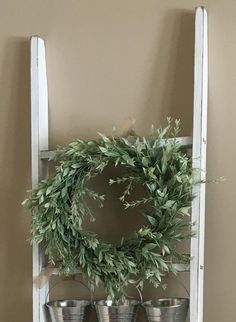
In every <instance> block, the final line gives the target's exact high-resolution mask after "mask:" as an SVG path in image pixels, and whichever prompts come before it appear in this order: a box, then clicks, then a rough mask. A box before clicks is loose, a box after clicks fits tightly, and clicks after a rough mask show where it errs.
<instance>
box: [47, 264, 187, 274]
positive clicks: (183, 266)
mask: <svg viewBox="0 0 236 322" xmlns="http://www.w3.org/2000/svg"><path fill="white" fill-rule="evenodd" d="M174 267H175V269H176V270H177V271H178V272H189V271H190V265H189V264H174ZM75 273H76V274H80V273H81V270H80V269H78V270H77V271H76V272H75ZM51 275H59V268H57V267H54V268H52V269H51Z"/></svg>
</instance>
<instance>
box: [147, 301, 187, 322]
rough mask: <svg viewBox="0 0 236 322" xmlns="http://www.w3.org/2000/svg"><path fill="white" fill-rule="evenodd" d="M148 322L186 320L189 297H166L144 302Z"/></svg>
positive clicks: (182, 321) (177, 321)
mask: <svg viewBox="0 0 236 322" xmlns="http://www.w3.org/2000/svg"><path fill="white" fill-rule="evenodd" d="M142 306H143V307H144V309H145V316H146V319H147V321H148V322H185V321H186V318H187V314H188V308H189V299H187V298H165V299H156V300H151V301H147V302H144V303H143V304H142Z"/></svg>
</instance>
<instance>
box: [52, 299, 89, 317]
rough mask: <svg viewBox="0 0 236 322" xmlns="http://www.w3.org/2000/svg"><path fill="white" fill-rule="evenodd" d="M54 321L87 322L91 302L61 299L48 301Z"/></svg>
mask: <svg viewBox="0 0 236 322" xmlns="http://www.w3.org/2000/svg"><path fill="white" fill-rule="evenodd" d="M46 307H47V308H48V310H49V315H50V318H51V321H52V322H85V321H87V320H88V315H89V310H90V302H89V301H85V300H59V301H52V302H49V303H46Z"/></svg>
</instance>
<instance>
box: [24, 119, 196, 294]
mask: <svg viewBox="0 0 236 322" xmlns="http://www.w3.org/2000/svg"><path fill="white" fill-rule="evenodd" d="M172 124H173V121H172V120H170V119H168V125H167V127H165V128H157V129H156V128H152V131H151V133H150V134H149V135H148V136H147V137H140V136H138V135H136V134H135V133H130V135H129V136H126V137H122V136H120V135H114V136H112V137H107V136H105V135H102V134H100V139H99V140H90V141H83V140H76V141H75V142H72V143H70V144H69V145H68V146H67V147H64V148H59V149H58V150H57V151H56V153H55V156H54V157H53V160H56V161H59V164H57V166H56V167H55V174H54V175H53V176H51V177H49V178H47V179H45V180H42V181H41V182H40V183H39V184H38V186H37V187H36V188H35V189H33V190H31V191H30V194H29V197H28V199H26V200H25V201H24V202H23V204H24V205H25V206H26V207H27V208H30V209H31V211H32V227H31V236H32V237H31V241H32V242H35V243H37V244H40V243H43V244H44V247H45V251H46V254H47V255H48V258H49V262H50V263H52V264H55V262H57V263H58V261H59V262H60V269H61V271H62V272H63V273H66V274H72V273H74V272H75V271H76V270H78V268H80V270H81V271H82V273H83V275H84V277H86V279H87V280H88V281H89V283H90V285H91V286H92V287H95V286H98V285H99V284H103V285H104V287H105V291H106V293H107V295H108V297H110V298H112V299H119V298H121V297H122V296H124V294H125V289H126V287H127V286H128V285H129V284H135V285H136V286H137V287H140V288H142V287H143V283H144V281H145V280H148V281H149V282H151V283H152V284H154V286H155V287H157V286H159V285H160V284H161V282H162V276H163V274H165V272H174V273H176V271H175V266H174V263H176V262H178V263H187V262H189V255H188V254H184V253H182V252H181V251H179V250H178V249H177V246H176V242H180V241H183V240H185V239H189V238H190V237H191V236H192V234H193V232H192V225H191V223H190V222H189V221H186V220H183V217H185V216H188V215H189V210H190V206H191V201H192V199H193V194H192V186H193V178H194V169H193V168H192V162H191V158H190V157H189V156H188V155H187V154H186V151H184V150H183V148H182V147H181V145H180V144H179V143H178V140H176V139H175V138H176V137H177V135H178V133H179V130H180V122H179V120H175V122H174V125H172ZM168 138H172V139H171V140H168ZM108 163H109V164H111V165H114V166H118V165H122V167H124V169H125V171H126V173H125V175H124V176H122V177H121V178H116V179H110V182H109V183H110V184H120V183H125V184H126V188H125V190H124V191H123V195H122V196H121V197H120V200H121V202H122V203H123V204H124V208H126V209H127V208H130V207H133V208H135V207H137V206H139V205H145V210H144V211H143V215H144V216H145V218H146V224H145V225H144V226H142V227H141V228H140V229H138V231H136V232H134V234H133V235H132V236H130V237H129V238H127V239H124V238H122V240H121V242H120V243H119V244H118V245H113V244H111V243H108V242H105V241H103V240H100V239H98V237H97V235H96V234H94V233H92V232H90V231H87V230H85V229H84V228H83V220H84V218H85V216H89V217H90V219H91V220H94V217H93V214H92V213H91V210H90V208H89V206H88V204H87V201H86V200H87V199H86V198H87V197H88V196H89V197H91V198H92V199H94V200H96V201H98V202H99V204H100V206H102V204H103V201H104V196H103V195H99V194H98V193H96V192H95V191H93V190H91V189H89V188H88V187H87V186H86V183H87V181H88V180H89V179H90V178H92V177H94V176H96V175H97V174H99V173H101V172H102V171H103V169H104V168H105V167H106V166H107V165H108ZM137 183H138V184H141V186H142V187H143V189H144V190H145V191H146V193H147V197H145V198H142V199H140V200H134V201H127V196H128V195H129V194H130V193H131V190H132V189H133V187H134V185H136V184H137ZM85 199H86V200H85Z"/></svg>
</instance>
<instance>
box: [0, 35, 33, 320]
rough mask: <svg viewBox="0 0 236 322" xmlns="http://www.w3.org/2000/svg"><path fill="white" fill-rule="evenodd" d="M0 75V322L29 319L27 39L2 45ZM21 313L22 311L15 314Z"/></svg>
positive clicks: (28, 107)
mask: <svg viewBox="0 0 236 322" xmlns="http://www.w3.org/2000/svg"><path fill="white" fill-rule="evenodd" d="M3 47H4V52H3V54H2V57H3V58H2V66H1V78H0V106H1V108H0V149H1V150H0V151H1V159H0V166H1V169H2V173H1V183H0V184H1V193H0V198H1V199H0V204H1V225H0V285H1V287H0V298H1V303H0V316H1V321H18V322H21V321H22V322H23V321H24V322H25V321H30V320H31V287H32V286H31V283H32V280H31V250H30V246H29V245H28V244H27V242H26V239H27V237H28V230H29V216H28V217H27V215H26V214H25V213H24V211H23V209H22V207H21V202H22V200H23V199H24V197H25V190H26V189H27V187H29V186H30V97H29V39H24V38H23V39H19V38H8V40H7V41H6V42H5V43H3ZM19 313H20V314H19Z"/></svg>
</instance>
